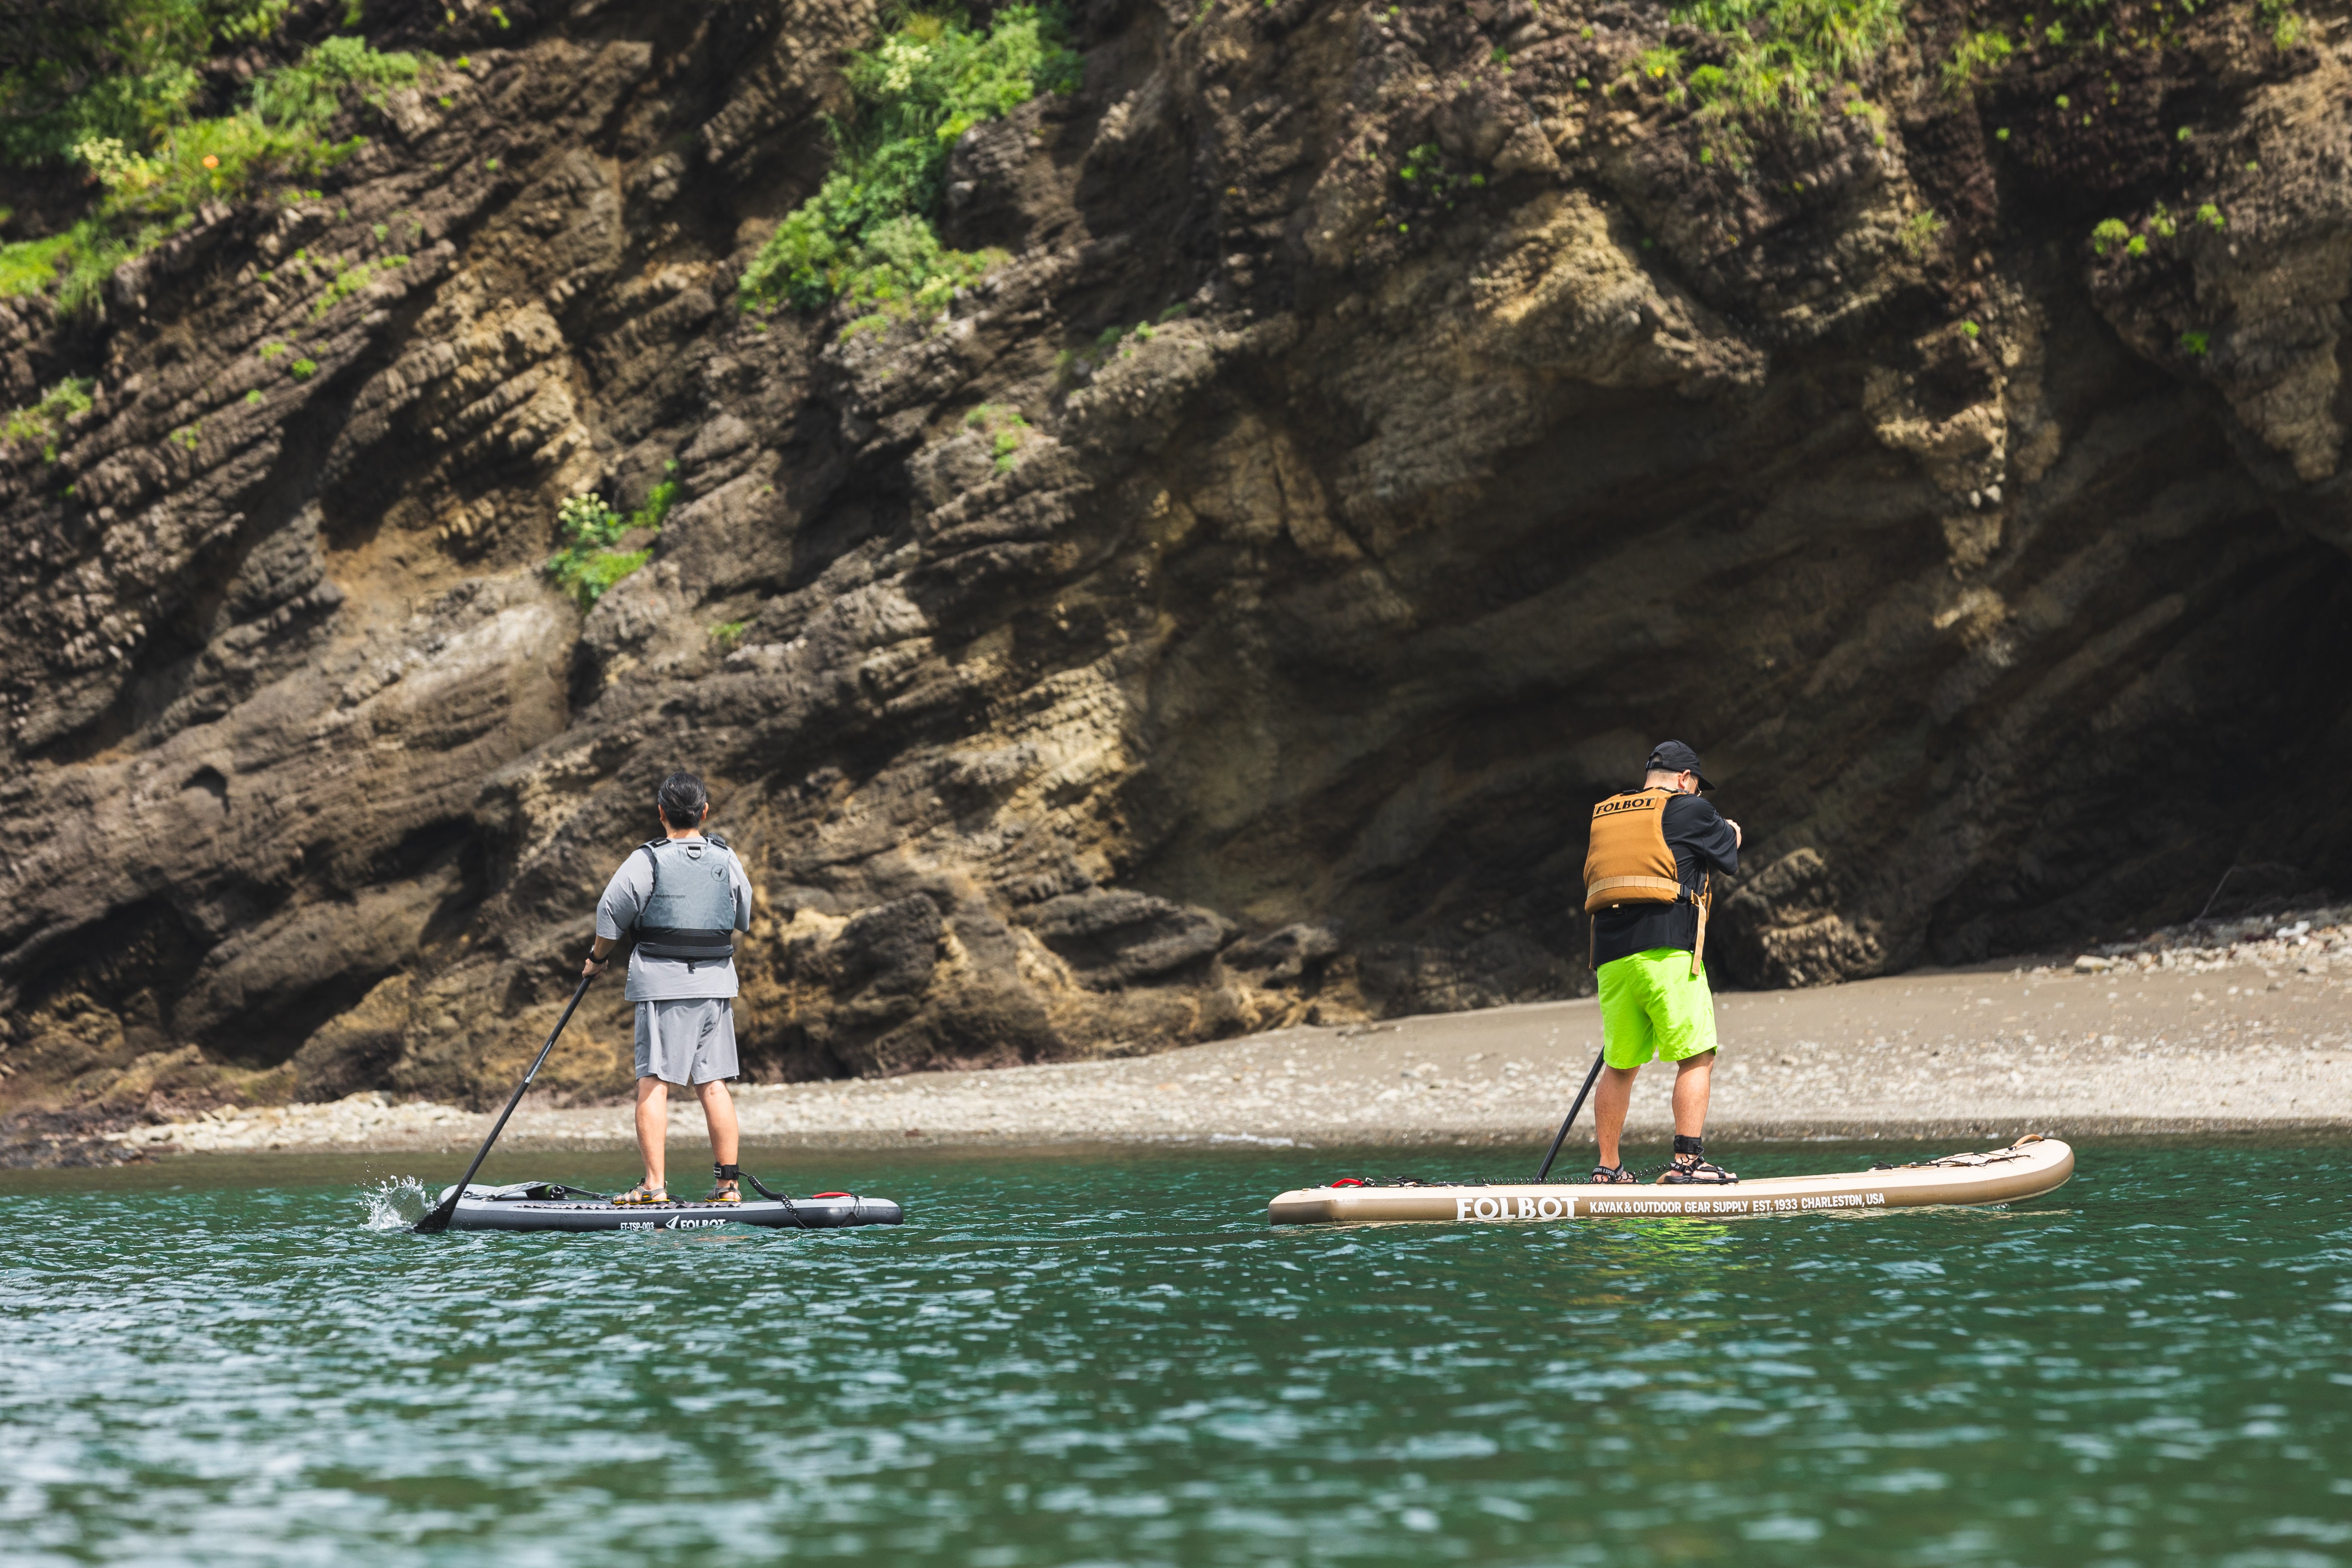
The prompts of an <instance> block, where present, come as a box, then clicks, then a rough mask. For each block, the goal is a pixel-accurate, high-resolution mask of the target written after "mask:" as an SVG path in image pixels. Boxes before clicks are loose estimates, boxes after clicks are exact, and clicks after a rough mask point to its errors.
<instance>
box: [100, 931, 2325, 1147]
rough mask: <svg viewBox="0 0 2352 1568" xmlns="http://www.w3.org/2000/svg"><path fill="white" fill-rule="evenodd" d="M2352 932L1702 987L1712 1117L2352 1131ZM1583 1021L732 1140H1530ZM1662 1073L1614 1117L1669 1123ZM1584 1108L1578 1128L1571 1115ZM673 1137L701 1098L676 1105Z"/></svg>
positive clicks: (1209, 1069)
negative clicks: (1813, 983)
mask: <svg viewBox="0 0 2352 1568" xmlns="http://www.w3.org/2000/svg"><path fill="white" fill-rule="evenodd" d="M2347 979H2352V929H2339V928H2336V927H2334V926H2329V927H2326V928H2324V929H2320V930H2315V931H2294V928H2293V927H2289V928H2288V931H2287V932H2286V933H2285V934H2273V935H2269V936H2267V937H2264V936H2260V935H2255V936H2252V937H2249V938H2248V939H2246V940H2242V941H2238V942H2232V943H2231V944H2230V945H2227V946H2219V947H2210V948H2206V949H2203V950H2195V949H2168V950H2166V951H2163V952H2160V953H2156V952H2144V953H2135V952H2122V953H2121V954H2120V955H2116V956H2102V955H2090V956H2085V957H2084V958H2081V959H2078V960H2076V961H2074V963H2067V964H2063V965H2055V964H2053V965H2042V966H2036V967H2034V968H2030V969H2029V968H2016V969H2005V970H1998V971H1995V970H1983V971H1944V972H1929V971H1923V972H1916V973H1911V974H1906V975H1899V976H1895V977H1892V978H1888V979H1882V980H1868V981H1862V982H1858V983H1855V984H1848V985H1837V986H1825V987H1822V988H1821V989H1818V990H1811V991H1792V992H1760V993H1759V992H1734V993H1730V994H1725V995H1723V996H1721V997H1719V998H1718V999H1717V1026H1718V1029H1719V1032H1720V1036H1721V1039H1722V1044H1723V1051H1722V1056H1721V1058H1719V1065H1718V1066H1717V1070H1716V1075H1715V1099H1714V1109H1713V1115H1712V1116H1711V1118H1710V1122H1709V1136H1710V1139H1711V1141H1712V1142H1715V1143H1717V1145H1718V1146H1723V1145H1728V1144H1731V1143H1735V1142H1738V1140H1740V1139H1742V1138H1748V1139H1762V1138H1803V1137H1825V1136H1885V1137H1897V1136H1906V1135H1917V1136H1935V1137H1947V1136H1948V1137H1956V1138H1958V1137H1970V1138H1978V1137H1988V1136H2002V1137H2005V1136H2007V1135H2009V1134H2011V1133H2014V1132H2021V1131H2029V1130H2031V1131H2044V1132H2051V1133H2056V1134H2062V1135H2063V1134H2068V1133H2072V1134H2076V1135H2082V1134H2086V1133H2099V1132H2120V1131H2151V1132H2153V1131H2222V1130H2232V1131H2259V1130H2263V1129H2273V1130H2279V1131H2285V1130H2290V1129H2297V1128H2347V1127H2352V993H2347ZM1600 1039H1601V1029H1600V1015H1599V1012H1598V1009H1597V1007H1596V1005H1595V1004H1594V1003H1593V1002H1591V1001H1590V1000H1585V1001H1577V1002H1558V1003H1545V1004H1539V1005H1529V1006H1522V1007H1506V1008H1498V1009H1495V1010H1492V1011H1488V1012H1483V1013H1463V1014H1446V1015H1440V1016H1431V1017H1420V1018H1408V1019H1401V1020H1396V1021H1393V1022H1389V1023H1381V1024H1372V1025H1359V1026H1349V1027H1343V1028H1336V1029H1323V1028H1295V1029H1286V1030H1281V1031H1277V1032H1276V1033H1272V1034H1265V1035H1255V1036H1250V1037H1245V1038H1242V1039H1236V1040H1228V1041H1222V1042H1219V1043H1217V1044H1213V1045H1205V1046H1195V1047H1187V1048H1184V1049H1181V1050H1174V1051H1169V1052H1164V1053H1161V1054H1160V1055H1156V1056H1149V1057H1137V1058H1127V1059H1123V1060H1118V1061H1106V1062H1083V1063H1073V1064H1067V1065H1061V1066H1051V1067H1030V1068H1009V1069H1004V1070H1000V1071H994V1072H969V1073H926V1074H918V1075H914V1076H911V1077H908V1078H898V1079H879V1080H856V1081H850V1082H838V1083H807V1084H789V1085H758V1084H748V1085H740V1086H738V1088H737V1091H736V1092H737V1102H738V1104H739V1106H740V1111H741V1116H742V1122H743V1131H744V1136H745V1140H746V1142H750V1143H752V1144H765V1145H771V1146H786V1147H789V1146H801V1147H845V1146H858V1147H876V1146H884V1145H906V1144H910V1143H914V1142H923V1143H953V1144H966V1145H988V1144H1001V1145H1006V1146H1010V1145H1015V1144H1028V1143H1051V1142H1136V1141H1199V1142H1289V1143H1295V1144H1324V1145H1336V1144H1371V1143H1417V1142H1528V1141H1530V1140H1534V1139H1537V1138H1540V1137H1546V1136H1548V1135H1549V1133H1550V1131H1551V1130H1552V1129H1553V1128H1554V1127H1555V1126H1557V1124H1558V1121H1559V1116H1560V1114H1561V1112H1562V1111H1563V1110H1565V1109H1566V1107H1567V1104H1568V1102H1569V1100H1570V1099H1571V1098H1572V1097H1573V1096H1574V1094H1575V1092H1576V1088H1577V1086H1578V1084H1579V1083H1580V1082H1581V1081H1582V1079H1583V1077H1584V1073H1585V1070H1586V1068H1588V1067H1589V1066H1590V1065H1591V1060H1592V1057H1593V1053H1594V1052H1595V1051H1596V1050H1597V1049H1598V1048H1599V1045H1600ZM1672 1078H1673V1074H1672V1073H1671V1071H1669V1070H1664V1069H1659V1068H1653V1069H1651V1070H1650V1071H1649V1072H1648V1073H1646V1074H1644V1075H1643V1079H1642V1082H1641V1083H1640V1085H1639V1086H1638V1087H1637V1089H1636V1090H1635V1096H1634V1106H1633V1128H1634V1130H1635V1131H1637V1132H1640V1133H1642V1134H1643V1135H1645V1136H1653V1137H1654V1136H1662V1135H1663V1133H1664V1131H1666V1130H1667V1128H1668V1121H1667V1103H1666V1095H1667V1091H1668V1089H1669V1087H1670V1084H1671V1082H1672ZM1590 1116H1591V1112H1590V1111H1587V1112H1586V1121H1585V1122H1584V1125H1587V1126H1589V1124H1590V1121H1589V1119H1590ZM488 1125H489V1118H488V1117H487V1116H483V1115H479V1114H476V1113H472V1112H468V1111H463V1110H454V1109H452V1108H450V1107H447V1106H436V1105H415V1104H409V1105H395V1104H387V1103H385V1102H384V1101H383V1099H382V1098H381V1097H380V1096H375V1095H358V1096H354V1097H352V1099H350V1100H342V1101H340V1102H337V1103H334V1104H331V1105H300V1106H291V1107H286V1108H283V1109H276V1110H222V1111H215V1112H214V1113H212V1114H211V1115H210V1116H207V1117H205V1118H203V1119H201V1120H198V1121H186V1122H176V1123H172V1124H169V1125H164V1126H157V1127H142V1128H136V1129H131V1130H130V1131H124V1132H121V1133H118V1134H115V1135H114V1137H115V1140H116V1142H120V1143H121V1144H123V1145H126V1146H127V1147H128V1148H130V1149H149V1150H156V1151H161V1150H163V1149H176V1150H181V1151H187V1152H196V1151H204V1150H253V1149H352V1150H362V1149H363V1150H393V1149H461V1148H467V1147H469V1146H470V1145H472V1144H474V1143H476V1142H478V1141H479V1140H480V1138H481V1137H482V1135H483V1134H484V1133H485V1132H486V1131H488ZM672 1128H673V1136H674V1138H675V1139H676V1142H677V1144H678V1145H679V1146H680V1148H681V1150H682V1151H685V1150H690V1149H694V1148H698V1147H699V1146H700V1145H701V1144H702V1142H703V1136H702V1125H701V1117H700V1113H699V1112H698V1110H694V1109H693V1108H692V1107H691V1105H690V1104H689V1105H688V1107H687V1109H686V1110H684V1111H677V1110H674V1112H673V1119H672ZM630 1142H632V1134H631V1131H630V1122H629V1112H628V1110H627V1109H626V1108H625V1107H595V1108H571V1109H555V1108H551V1107H544V1106H537V1105H531V1104H528V1103H527V1104H526V1105H525V1106H524V1107H523V1109H522V1110H520V1111H519V1112H517V1114H516V1116H515V1119H514V1121H513V1123H512V1124H511V1125H510V1126H509V1129H508V1131H507V1134H506V1139H505V1143H506V1144H507V1145H509V1146H512V1147H516V1148H527V1147H537V1148H544V1149H567V1148H569V1149H582V1148H604V1147H625V1146H627V1145H628V1144H630Z"/></svg>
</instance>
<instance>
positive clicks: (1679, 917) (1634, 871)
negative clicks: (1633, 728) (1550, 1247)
mask: <svg viewBox="0 0 2352 1568" xmlns="http://www.w3.org/2000/svg"><path fill="white" fill-rule="evenodd" d="M1714 787H1715V785H1714V784H1710V783H1709V782H1708V781H1707V780H1706V776H1705V775H1703V774H1702V773H1700V772H1699V762H1698V753H1697V752H1694V751H1692V750H1691V749H1690V748H1689V747H1688V746H1685V745H1684V744H1683V743H1682V742H1680V741H1664V742H1660V743H1659V745H1658V746H1657V748H1656V749H1655V750H1654V751H1653V752H1651V753H1650V768H1649V774H1648V776H1647V777H1646V778H1644V779H1643V782H1642V787H1641V788H1640V789H1637V790H1625V791H1622V792H1621V793H1620V794H1617V795H1611V796H1610V797H1609V798H1608V799H1606V800H1604V801H1602V802H1601V804H1599V805H1596V806H1594V807H1593V808H1592V842H1591V847H1590V848H1589V849H1588V850H1587V851H1586V852H1585V857H1584V908H1585V911H1586V913H1587V914H1588V915H1589V916H1591V921H1592V938H1591V942H1592V945H1591V960H1592V969H1593V973H1594V974H1595V976H1596V977H1597V978H1598V979H1599V981H1600V983H1601V1060H1602V1062H1603V1064H1604V1066H1603V1070H1602V1072H1601V1082H1600V1085H1599V1087H1598V1089H1596V1091H1595V1092H1594V1095H1593V1099H1592V1120H1593V1124H1594V1127H1595V1129H1596V1131H1598V1132H1599V1134H1600V1142H1601V1163H1599V1164H1598V1165H1596V1166H1594V1167H1593V1170H1592V1179H1593V1180H1594V1181H1596V1182H1632V1181H1637V1180H1639V1178H1638V1177H1636V1176H1634V1175H1633V1174H1632V1173H1629V1172H1628V1171H1627V1170H1626V1169H1625V1167H1624V1165H1623V1164H1622V1162H1621V1161H1620V1159H1619V1156H1618V1152H1617V1140H1618V1137H1619V1135H1620V1134H1621V1133H1622V1132H1623V1131H1624V1130H1625V1109H1626V1107H1627V1106H1628V1105H1630V1104H1631V1103H1632V1102H1633V1079H1634V1078H1635V1076H1636V1075H1637V1074H1639V1073H1640V1072H1641V1070H1642V1064H1643V1063H1644V1062H1649V1061H1669V1062H1673V1063H1675V1155H1674V1162H1673V1163H1671V1164H1669V1165H1668V1166H1667V1167H1666V1170H1665V1173H1664V1175H1662V1176H1660V1177H1659V1178H1658V1179H1659V1180H1660V1181H1661V1182H1670V1183H1689V1182H1697V1183H1724V1182H1736V1181H1738V1179H1739V1178H1738V1176H1736V1175H1734V1174H1733V1173H1730V1172H1729V1171H1727V1170H1725V1169H1723V1168H1722V1167H1721V1166H1720V1165H1716V1164H1712V1163H1709V1162H1708V1161H1707V1158H1706V1140H1705V1136H1704V1135H1705V1133H1706V1096H1707V1082H1708V1075H1709V1074H1710V1073H1711V1072H1712V1071H1713V1069H1714V1067H1715V997H1714V994H1712V993H1711V992H1710V991H1709V990H1708V989H1707V984H1706V915H1707V907H1708V905H1709V904H1710V903H1711V902H1712V901H1713V899H1714V885H1713V878H1714V877H1715V876H1716V875H1717V874H1718V873H1719V874H1721V875H1724V876H1732V875H1735V874H1736V873H1737V872H1738V869H1739V841H1740V835H1739V824H1738V823H1736V822H1731V821H1727V820H1726V819H1725V818H1724V817H1723V816H1721V815H1719V814H1718V813H1717V811H1716V809H1715V807H1713V806H1712V805H1708V804H1707V803H1706V801H1704V800H1702V799H1700V798H1699V791H1701V790H1704V789H1713V788H1714Z"/></svg>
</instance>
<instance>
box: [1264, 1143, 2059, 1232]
mask: <svg viewBox="0 0 2352 1568" xmlns="http://www.w3.org/2000/svg"><path fill="white" fill-rule="evenodd" d="M2073 1174H2074V1150H2073V1149H2072V1148H2071V1147H2069V1146H2068V1145H2067V1144H2065V1143H2063V1142H2059V1141H2058V1140H2057V1139H2054V1138H2043V1137H2042V1136H2040V1135H2039V1134H2035V1133H2028V1134H2027V1135H2026V1136H2024V1137H2022V1138H2021V1139H2019V1140H2018V1141H2017V1142H2014V1143H2011V1144H2010V1145H2009V1146H2008V1147H2006V1148H2002V1149H1991V1150H1987V1151H1985V1152H1980V1153H1979V1152H1970V1153H1960V1154H1947V1155H1945V1156H1943V1157H1942V1158H1941V1159H1937V1160H1923V1161H1919V1162H1917V1163H1914V1164H1907V1165H1885V1166H1877V1167H1874V1168H1872V1169H1870V1170H1866V1171H1841V1172H1834V1173H1829V1174H1824V1175H1818V1176H1768V1177H1763V1178H1760V1179H1759V1180H1756V1181H1752V1182H1737V1183H1733V1184H1729V1185H1726V1186H1699V1185H1685V1186H1662V1185H1639V1186H1635V1185H1627V1184H1618V1185H1615V1186H1608V1185H1598V1184H1592V1183H1568V1182H1528V1183H1508V1182H1497V1183H1493V1184H1442V1183H1423V1182H1377V1181H1369V1182H1359V1181H1358V1180H1357V1179H1355V1178H1346V1179H1342V1180H1340V1181H1337V1182H1334V1183H1332V1184H1330V1185H1328V1186H1321V1187H1301V1188H1298V1189H1297V1190H1296V1191H1293V1192H1287V1193H1284V1194H1282V1195H1280V1196H1279V1197H1277V1198H1276V1199H1274V1200H1273V1201H1272V1202H1271V1203H1269V1204H1268V1205H1266V1218H1267V1219H1268V1220H1269V1221H1271V1222H1272V1223H1274V1224H1276V1225H1321V1224H1333V1223H1339V1222H1345V1221H1362V1220H1387V1221H1396V1220H1418V1221H1446V1222H1451V1223H1455V1224H1460V1223H1465V1222H1473V1223H1475V1222H1482V1221H1483V1222H1489V1223H1497V1224H1499V1223H1502V1222H1505V1221H1521V1220H1525V1221H1531V1222H1541V1221H1552V1220H1569V1219H1653V1218H1659V1217H1665V1218H1680V1219H1746V1218H1751V1217H1754V1216H1756V1215H1781V1214H1829V1213H1838V1212H1862V1211H1868V1210H1873V1209H1897V1208H1923V1207H1928V1206H1934V1205H1982V1204H2010V1203H2017V1202H2020V1201H2021V1200H2023V1199H2026V1198H2034V1197H2040V1196H2041V1195H2042V1194H2044V1193H2048V1192H2053V1191H2055V1190H2056V1189H2057V1188H2059V1187H2061V1186H2063V1185H2064V1184H2065V1182H2066V1179H2067V1178H2068V1177H2069V1176H2071V1175H2073Z"/></svg>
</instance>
